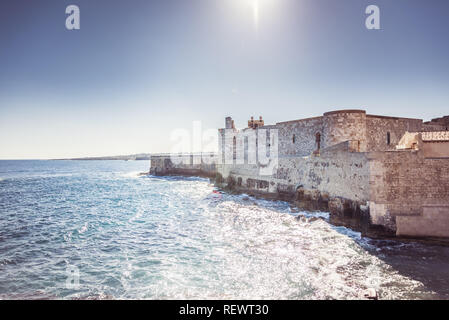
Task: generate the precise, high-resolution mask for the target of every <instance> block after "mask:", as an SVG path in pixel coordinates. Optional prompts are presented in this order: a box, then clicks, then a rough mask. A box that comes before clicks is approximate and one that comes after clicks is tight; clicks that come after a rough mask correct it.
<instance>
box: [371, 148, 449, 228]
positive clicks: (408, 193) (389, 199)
mask: <svg viewBox="0 0 449 320" xmlns="http://www.w3.org/2000/svg"><path fill="white" fill-rule="evenodd" d="M369 157H370V204H369V205H370V216H371V220H372V223H374V224H381V225H384V226H387V227H388V228H390V229H392V230H396V233H397V235H400V236H434V237H436V236H444V237H449V228H446V229H444V230H443V229H441V228H442V226H444V225H446V226H447V225H449V159H448V158H446V159H427V158H425V157H424V153H423V152H422V151H395V152H376V153H372V154H370V155H369ZM437 213H438V216H436V215H437ZM432 216H434V217H437V218H438V219H437V220H438V221H440V222H441V224H440V227H438V228H437V229H435V228H436V225H435V224H434V223H428V219H430V217H432Z"/></svg>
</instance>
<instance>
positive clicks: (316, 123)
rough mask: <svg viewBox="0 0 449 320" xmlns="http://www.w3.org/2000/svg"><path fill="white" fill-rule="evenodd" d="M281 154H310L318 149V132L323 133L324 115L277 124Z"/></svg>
mask: <svg viewBox="0 0 449 320" xmlns="http://www.w3.org/2000/svg"><path fill="white" fill-rule="evenodd" d="M276 128H277V129H278V130H279V155H280V156H293V155H296V156H308V155H310V154H312V152H313V151H315V150H316V149H317V143H316V134H317V133H320V134H321V135H323V117H316V118H309V119H303V120H296V121H288V122H280V123H277V124H276Z"/></svg>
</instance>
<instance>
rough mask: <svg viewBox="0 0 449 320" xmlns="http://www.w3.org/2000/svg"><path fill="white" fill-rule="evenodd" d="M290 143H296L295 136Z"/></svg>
mask: <svg viewBox="0 0 449 320" xmlns="http://www.w3.org/2000/svg"><path fill="white" fill-rule="evenodd" d="M292 141H293V143H296V135H293V138H292Z"/></svg>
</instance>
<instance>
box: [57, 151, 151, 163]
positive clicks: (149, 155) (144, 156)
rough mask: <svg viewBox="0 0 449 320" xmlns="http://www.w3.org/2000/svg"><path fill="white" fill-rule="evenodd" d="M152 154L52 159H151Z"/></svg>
mask: <svg viewBox="0 0 449 320" xmlns="http://www.w3.org/2000/svg"><path fill="white" fill-rule="evenodd" d="M150 158H151V154H149V153H138V154H130V155H121V156H106V157H83V158H65V159H52V160H125V161H128V160H150Z"/></svg>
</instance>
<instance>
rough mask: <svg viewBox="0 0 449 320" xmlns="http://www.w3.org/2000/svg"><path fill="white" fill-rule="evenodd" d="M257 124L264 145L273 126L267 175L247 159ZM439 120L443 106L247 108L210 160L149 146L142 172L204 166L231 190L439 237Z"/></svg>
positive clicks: (445, 124)
mask: <svg viewBox="0 0 449 320" xmlns="http://www.w3.org/2000/svg"><path fill="white" fill-rule="evenodd" d="M261 129H267V130H265V131H267V132H268V135H267V137H266V140H265V141H264V143H265V142H266V146H267V150H268V151H267V154H269V153H270V152H271V151H270V150H271V149H270V147H273V146H272V145H271V144H273V143H274V140H273V136H270V132H276V135H277V146H276V148H277V150H276V153H277V155H278V157H277V159H276V166H275V167H274V168H273V170H272V172H271V173H270V174H269V175H267V174H261V170H260V169H261V168H262V167H264V165H262V164H261V163H260V161H256V162H255V163H251V162H250V161H248V159H250V158H251V157H252V155H251V152H250V151H249V149H248V144H249V138H248V137H249V136H251V134H253V136H255V137H256V145H258V144H260V143H261V141H258V139H259V138H258V137H259V135H258V134H257V132H258V131H261ZM273 129H275V130H273ZM448 129H449V116H445V117H442V118H438V119H433V120H432V121H428V122H423V120H421V119H411V118H398V117H386V116H377V115H370V114H367V113H366V112H365V111H364V110H338V111H332V112H327V113H324V114H323V115H322V116H318V117H313V118H307V119H300V120H293V121H286V122H279V123H276V124H274V125H266V124H265V123H264V121H263V120H262V117H260V118H259V120H254V118H251V120H249V121H248V127H247V128H245V129H242V130H237V129H236V128H235V125H234V121H233V120H232V119H231V118H230V117H228V118H226V121H225V128H223V129H219V141H220V143H219V144H220V148H219V154H218V155H214V156H211V159H212V160H211V159H204V157H201V156H195V155H190V156H189V157H190V158H189V161H187V162H186V161H185V162H183V163H181V164H174V163H173V161H172V160H171V159H170V156H156V157H152V160H151V168H150V174H155V175H167V174H183V175H206V176H210V177H215V180H216V184H217V185H219V186H222V187H226V188H228V189H231V190H233V191H236V192H245V193H248V194H253V195H258V196H264V197H269V198H273V199H283V200H290V201H295V203H296V204H299V205H300V206H302V205H303V206H304V207H306V208H307V207H308V208H309V209H310V207H312V208H315V209H321V210H327V211H329V212H330V216H331V221H333V222H335V223H342V224H345V225H347V224H350V225H351V226H356V225H357V226H358V227H360V228H361V229H362V230H368V229H369V230H377V231H378V232H381V233H382V234H384V233H385V234H388V235H396V236H401V237H415V238H417V237H428V238H429V237H430V238H449V130H448ZM254 133H256V134H255V135H254ZM229 154H231V159H230V161H229ZM237 154H243V155H244V157H243V161H242V160H240V161H239V160H238V157H236V155H237ZM226 157H228V158H227V159H225V158H226Z"/></svg>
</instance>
